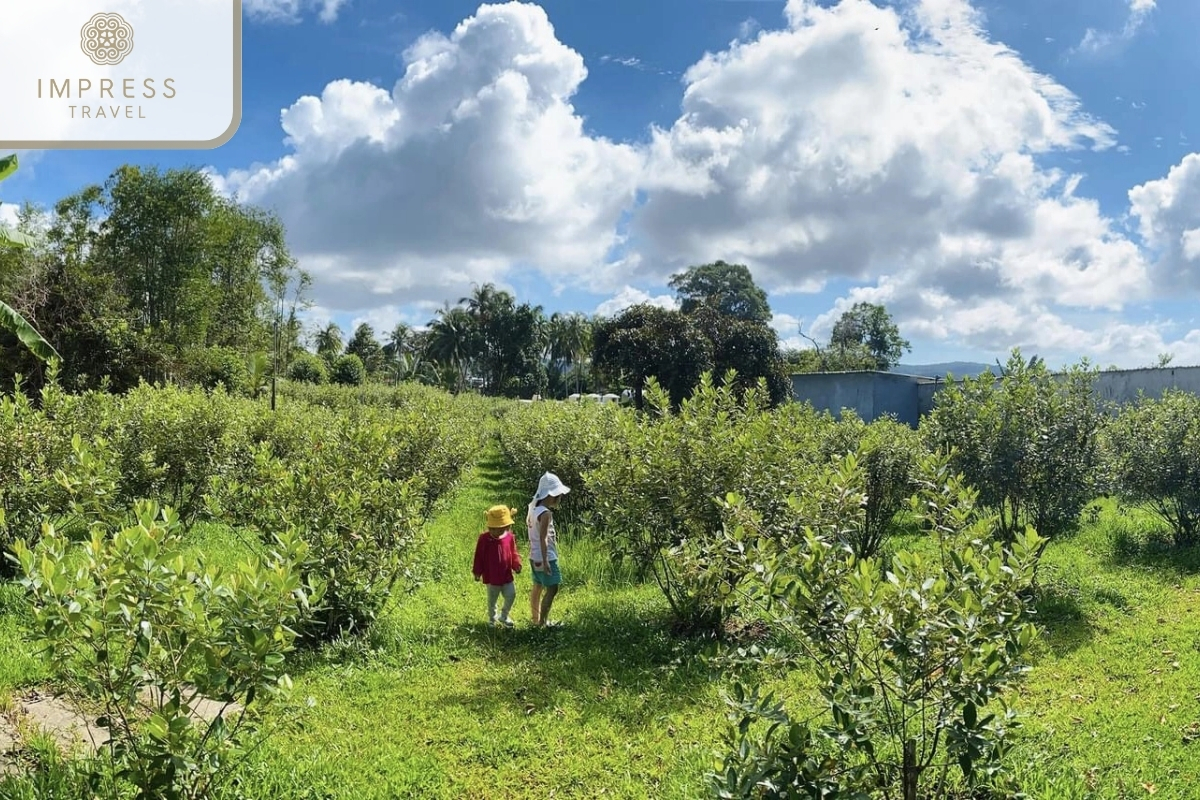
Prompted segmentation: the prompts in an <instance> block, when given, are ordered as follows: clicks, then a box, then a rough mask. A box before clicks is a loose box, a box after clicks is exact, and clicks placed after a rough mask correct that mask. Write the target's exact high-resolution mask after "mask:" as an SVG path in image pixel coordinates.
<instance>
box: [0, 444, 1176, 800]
mask: <svg viewBox="0 0 1200 800" xmlns="http://www.w3.org/2000/svg"><path fill="white" fill-rule="evenodd" d="M526 502H527V498H526V497H525V496H524V494H523V491H522V490H521V489H518V488H517V487H513V486H511V485H509V484H508V483H507V482H506V481H505V479H504V478H503V476H502V475H501V474H500V472H499V468H498V463H497V461H496V460H495V459H494V457H493V456H492V455H491V454H489V455H488V456H487V457H485V459H484V461H483V463H482V464H481V465H480V466H479V467H478V468H476V469H475V470H474V471H473V472H472V473H471V474H470V475H468V477H467V479H466V480H465V481H464V483H463V485H462V486H461V487H460V488H459V489H458V490H457V491H456V492H455V493H454V495H453V496H452V497H451V498H449V499H448V501H447V502H445V503H444V504H443V505H442V507H441V508H440V510H439V512H438V514H437V515H436V516H435V518H434V519H433V520H432V522H431V523H430V525H429V526H428V528H427V531H426V544H425V546H424V549H423V558H422V564H421V568H420V570H419V574H420V575H421V577H422V582H421V584H420V585H419V586H417V587H416V588H414V589H413V590H412V591H411V592H407V593H404V594H403V595H402V596H401V597H399V598H398V599H397V601H396V602H395V603H394V604H393V605H392V606H391V607H390V608H389V610H388V612H387V613H386V615H385V616H384V617H383V619H382V620H381V621H380V623H379V624H378V626H377V627H376V628H375V629H374V630H373V631H372V633H371V634H370V635H369V636H368V637H367V638H366V639H363V640H350V641H346V642H340V643H335V644H334V645H332V646H330V647H327V648H325V649H324V650H323V651H322V652H320V653H317V654H308V655H306V656H304V657H303V658H301V659H299V663H298V664H297V668H296V672H295V675H294V677H295V686H296V689H295V692H294V694H293V696H292V697H291V698H290V699H288V700H287V701H286V702H284V703H282V704H280V705H277V706H275V707H273V708H272V709H270V710H269V711H268V712H267V714H266V717H265V720H264V725H265V730H266V731H267V732H268V734H269V737H268V738H267V740H266V741H265V743H264V744H263V745H262V746H261V747H260V748H259V749H258V750H257V751H256V753H255V755H254V756H253V758H252V760H251V762H250V764H249V765H248V766H247V767H246V768H245V769H244V770H243V772H242V779H241V786H240V790H241V791H242V792H243V793H244V796H251V797H272V798H292V799H293V800H300V799H301V798H309V799H310V800H316V799H317V798H347V799H351V798H352V799H353V800H360V799H361V800H368V799H373V798H380V799H381V800H382V798H394V797H421V798H426V797H428V798H443V797H444V798H464V797H469V798H493V797H495V798H501V797H526V796H553V797H556V798H593V797H629V798H644V797H655V798H695V797H699V796H703V794H704V779H703V776H704V772H705V771H706V770H707V769H708V768H710V767H711V766H713V765H714V760H713V758H714V753H715V751H716V750H717V749H718V748H719V746H720V739H721V736H722V735H723V733H724V725H725V716H724V706H723V703H722V700H721V692H722V689H723V687H724V681H721V680H715V679H714V677H713V676H712V675H711V674H710V673H709V671H708V670H707V668H706V667H705V666H704V665H703V663H702V661H701V660H700V659H699V657H698V656H700V655H701V654H702V652H703V650H704V646H703V645H701V644H699V643H696V642H689V641H679V640H676V639H673V638H672V637H671V636H670V635H668V633H667V630H668V625H667V622H666V608H665V604H664V602H663V601H662V599H661V597H660V595H659V593H658V590H657V588H656V587H655V586H654V585H653V584H649V585H638V584H636V583H635V582H634V581H633V580H632V577H631V576H630V575H629V574H628V573H627V571H625V570H623V569H621V568H619V567H616V566H614V565H613V562H612V560H611V559H610V557H609V552H608V549H607V547H606V543H605V539H604V536H603V532H602V531H599V530H587V529H585V527H584V526H585V523H582V522H580V523H574V524H572V525H564V526H563V530H562V532H561V534H560V541H561V545H560V550H561V553H562V570H563V575H564V588H563V591H562V593H561V594H560V596H559V599H558V601H557V603H556V605H555V616H556V617H558V618H559V619H562V620H563V621H564V623H565V625H564V627H563V628H562V629H560V630H557V631H538V630H533V629H531V627H530V625H529V607H528V596H529V587H530V579H529V571H528V568H527V569H526V571H525V573H524V574H523V575H521V576H519V577H518V579H517V587H518V599H517V604H516V605H515V606H514V618H515V619H516V620H517V628H516V629H515V630H511V631H506V630H502V629H493V628H487V627H486V626H485V625H484V624H483V623H484V620H485V617H486V610H485V596H484V589H483V587H482V586H480V585H479V584H477V583H475V582H474V581H473V580H472V579H471V575H470V562H471V556H472V553H473V548H474V542H475V537H476V535H477V534H478V532H479V531H480V529H481V525H482V522H483V513H484V510H485V509H486V508H487V507H488V506H490V505H493V504H495V503H508V504H509V505H511V506H514V507H516V508H517V509H518V511H519V516H523V514H524V507H525V503H526ZM1097 507H1098V512H1097V513H1096V514H1095V516H1094V518H1092V519H1090V520H1088V521H1087V523H1086V524H1085V525H1084V526H1083V529H1082V530H1081V531H1080V532H1079V533H1077V534H1075V535H1073V536H1070V537H1067V538H1063V539H1061V540H1058V541H1055V542H1053V543H1051V545H1050V546H1049V547H1048V549H1047V550H1046V553H1045V556H1044V558H1043V561H1042V564H1041V566H1040V568H1039V584H1040V587H1041V594H1040V601H1039V614H1040V621H1041V624H1042V626H1043V629H1044V636H1043V639H1042V641H1041V643H1040V644H1039V645H1038V649H1037V653H1036V662H1035V665H1034V668H1033V670H1032V671H1031V673H1030V675H1029V676H1028V678H1027V679H1026V681H1025V682H1024V683H1023V684H1022V686H1021V688H1020V690H1019V691H1018V692H1017V693H1016V694H1015V696H1014V697H1013V698H1012V699H1013V701H1014V704H1015V706H1016V708H1017V710H1018V711H1019V712H1020V714H1021V718H1022V721H1023V727H1022V728H1021V729H1020V730H1019V731H1018V733H1017V740H1018V745H1017V749H1016V752H1015V754H1014V758H1013V761H1012V765H1013V767H1014V768H1015V771H1016V773H1017V775H1018V777H1019V778H1020V780H1021V782H1022V785H1023V786H1024V787H1025V789H1026V790H1027V791H1028V792H1029V794H1030V796H1032V797H1035V798H1045V800H1060V798H1061V799H1062V800H1074V799H1075V798H1080V799H1082V798H1099V799H1100V800H1106V799H1108V798H1140V797H1148V796H1151V791H1150V789H1151V788H1152V789H1153V796H1154V797H1155V798H1178V799H1179V800H1187V798H1195V797H1197V796H1200V789H1197V788H1196V787H1200V653H1198V652H1197V651H1198V650H1200V617H1197V615H1196V614H1195V608H1196V606H1197V604H1198V601H1200V549H1195V550H1177V549H1175V548H1173V547H1171V546H1169V545H1168V544H1166V540H1165V537H1164V534H1163V532H1162V528H1161V525H1160V524H1159V523H1158V521H1157V520H1156V519H1155V518H1153V517H1152V516H1150V515H1147V514H1144V513H1141V512H1137V511H1130V510H1119V509H1117V508H1116V507H1115V506H1114V505H1113V504H1112V503H1111V502H1107V501H1106V502H1102V503H1099V504H1098V506H1097ZM518 527H520V525H518ZM518 533H519V534H520V532H518ZM191 535H192V537H193V542H194V546H195V547H197V548H198V549H200V550H202V551H203V552H205V553H206V554H208V556H209V557H210V558H211V559H212V560H214V561H216V562H219V563H230V562H232V561H234V560H237V559H238V558H241V557H244V556H245V555H246V553H247V552H249V550H248V548H247V545H246V543H245V542H244V541H243V540H242V539H241V538H240V537H239V535H238V534H237V532H235V531H232V530H230V529H228V528H224V527H221V526H197V528H196V529H194V530H193V531H192V534H191ZM521 538H522V539H523V535H522V536H521ZM906 543H907V544H909V545H916V546H924V545H923V543H922V542H921V541H920V540H916V539H913V538H912V537H911V536H903V537H899V539H898V540H897V541H896V542H894V543H893V544H894V545H895V546H904V545H905V544H906ZM522 549H524V548H522ZM22 614H23V612H22V604H21V598H20V593H19V591H17V590H16V589H15V587H12V586H7V587H0V636H5V637H8V640H9V642H10V643H11V642H12V641H13V640H14V639H15V638H16V637H17V636H18V634H19V632H20V630H21V625H22V619H23V616H22ZM45 678H46V676H45V674H44V671H43V670H42V668H41V667H40V666H39V664H38V662H37V660H36V659H34V658H32V657H31V656H30V655H29V654H28V652H27V650H26V649H22V648H21V647H13V646H9V647H5V648H2V649H0V690H4V689H12V688H14V687H18V686H21V685H25V684H29V683H33V682H39V681H43V680H45ZM805 678H806V676H804V675H801V674H796V675H792V676H790V677H788V678H786V679H783V680H779V679H776V680H774V681H773V682H774V684H775V686H774V688H782V689H784V690H789V689H790V690H791V692H792V695H791V696H792V698H793V699H794V700H795V702H796V703H797V704H803V703H804V699H803V696H802V694H801V693H800V691H799V687H800V686H802V685H803V683H804V681H805ZM1193 738H1194V739H1195V740H1194V741H1193Z"/></svg>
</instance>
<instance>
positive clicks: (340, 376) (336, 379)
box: [329, 353, 367, 386]
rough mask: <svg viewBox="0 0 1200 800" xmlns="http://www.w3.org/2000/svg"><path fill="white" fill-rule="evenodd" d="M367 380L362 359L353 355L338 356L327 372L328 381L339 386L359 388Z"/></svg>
mask: <svg viewBox="0 0 1200 800" xmlns="http://www.w3.org/2000/svg"><path fill="white" fill-rule="evenodd" d="M366 379H367V370H366V367H365V366H363V362H362V359H361V358H359V357H358V356H356V355H354V354H353V353H351V354H348V355H344V356H339V357H338V358H337V359H336V360H335V361H334V362H333V368H332V369H330V371H329V380H330V381H332V382H333V383H336V384H339V385H341V386H359V385H361V384H362V383H363V382H364V381H365V380H366Z"/></svg>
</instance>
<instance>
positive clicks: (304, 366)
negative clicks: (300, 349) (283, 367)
mask: <svg viewBox="0 0 1200 800" xmlns="http://www.w3.org/2000/svg"><path fill="white" fill-rule="evenodd" d="M287 376H288V379H289V380H293V381H299V382H301V383H315V384H317V385H320V384H323V383H328V382H329V369H328V368H327V367H326V366H325V362H324V361H322V360H321V358H320V357H319V356H314V355H312V354H311V353H301V354H300V355H298V356H296V358H295V359H294V360H293V361H292V365H291V366H290V367H288V373H287Z"/></svg>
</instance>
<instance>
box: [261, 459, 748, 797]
mask: <svg viewBox="0 0 1200 800" xmlns="http://www.w3.org/2000/svg"><path fill="white" fill-rule="evenodd" d="M527 501H528V498H527V497H526V496H525V495H524V490H523V489H521V488H517V487H513V486H511V485H509V484H507V483H506V482H505V480H504V478H503V476H502V472H501V470H500V465H499V463H498V461H497V456H496V454H495V453H492V452H489V453H487V454H486V455H485V457H484V459H483V460H482V462H481V463H480V465H479V466H478V467H477V468H476V469H475V470H474V471H473V472H472V473H471V474H470V475H469V476H467V478H466V479H465V480H464V482H463V484H462V485H461V486H460V487H459V489H458V490H457V491H456V493H455V494H454V495H453V496H452V497H451V498H450V499H449V501H448V502H447V503H446V504H445V506H444V508H443V509H442V510H441V511H440V513H438V514H437V516H436V517H435V518H434V519H433V521H432V522H431V524H430V525H429V527H428V529H427V533H426V536H427V544H426V551H425V555H426V569H427V570H428V571H429V574H428V576H427V580H426V581H425V582H424V583H423V584H422V585H421V586H420V587H419V588H418V589H417V590H416V591H415V592H414V593H412V594H411V595H410V596H405V597H402V598H401V599H400V600H399V602H398V603H397V604H396V605H395V607H394V608H393V609H392V611H391V612H390V613H389V614H388V615H387V616H386V617H385V618H384V619H383V620H382V621H381V623H380V624H379V625H378V627H377V628H376V629H375V631H374V632H373V634H372V636H371V637H370V639H369V641H368V642H366V643H363V644H362V645H360V646H351V650H350V651H349V652H342V653H341V656H342V657H341V658H339V657H338V648H337V647H334V648H333V649H332V655H326V656H324V657H322V661H321V663H317V664H313V665H310V666H309V667H307V668H306V669H304V670H302V671H301V672H300V674H299V675H297V676H296V692H295V695H294V696H293V697H292V699H291V700H290V701H289V704H288V705H287V706H286V707H285V708H283V709H282V710H276V711H274V712H273V713H272V714H271V715H270V720H271V727H272V728H273V729H274V730H273V735H272V738H271V739H270V740H269V742H268V744H267V745H266V749H265V750H264V751H263V755H262V757H261V758H260V759H258V764H257V765H256V768H255V769H254V770H253V773H254V780H253V782H254V784H255V786H254V788H255V790H256V791H257V792H260V793H262V794H263V795H264V796H266V795H267V794H268V793H270V794H272V795H273V796H291V797H312V798H316V797H319V798H335V797H336V798H355V799H356V800H357V799H359V798H362V799H363V800H366V799H367V798H379V799H380V800H382V798H395V797H423V798H424V797H429V798H440V797H445V798H492V797H495V798H501V797H505V798H507V797H531V796H541V797H555V798H573V797H578V798H593V797H630V798H645V797H655V798H695V797H697V796H700V795H701V794H702V793H703V787H702V781H703V774H704V771H705V770H706V769H707V768H708V767H709V766H710V765H711V754H712V752H713V749H714V747H715V746H716V745H717V743H718V739H719V737H720V735H721V732H722V730H723V726H722V723H723V720H724V717H723V708H724V707H723V704H722V702H721V700H720V696H719V690H718V687H717V686H716V685H715V684H714V683H713V682H711V681H710V680H709V675H708V673H707V671H706V670H705V668H704V667H703V666H702V665H701V664H700V663H699V662H698V661H697V660H696V659H695V658H694V656H695V651H694V649H689V646H686V645H680V644H678V643H677V642H674V641H673V640H671V639H670V638H669V637H668V636H667V635H666V634H665V633H664V629H665V626H664V625H663V624H660V622H659V620H660V619H661V617H662V616H663V614H664V608H663V603H662V601H661V599H660V596H659V594H658V592H657V590H656V589H655V588H654V587H653V586H636V585H633V584H632V583H631V582H629V581H626V580H622V578H621V576H619V575H615V574H613V571H612V568H611V566H610V563H609V560H608V558H607V556H606V554H605V553H604V552H603V550H602V549H601V547H600V545H599V543H597V541H596V537H586V538H584V537H580V536H578V535H577V533H576V532H575V531H573V530H571V528H570V526H564V530H563V531H562V532H561V533H560V541H561V544H560V550H561V553H562V571H563V576H564V588H563V590H562V592H561V593H560V595H559V597H558V599H557V600H556V603H555V609H554V614H553V616H554V617H556V618H558V619H561V620H563V622H564V626H563V627H562V628H561V629H559V630H554V631H546V630H536V629H533V628H532V627H531V625H530V621H529V620H530V617H529V604H528V598H529V588H530V577H529V575H530V570H529V568H528V567H526V569H525V572H524V573H523V574H522V575H520V576H518V578H517V602H516V604H515V605H514V612H513V618H514V620H515V621H516V623H517V626H516V628H515V629H513V630H504V629H498V628H488V627H487V626H486V625H485V624H484V623H485V621H486V603H485V596H484V595H485V593H484V589H483V587H482V586H481V585H479V584H477V583H475V582H474V581H473V580H472V577H471V571H470V570H471V558H472V555H473V553H474V543H475V537H476V535H477V534H478V533H479V531H480V530H481V529H482V522H483V515H484V511H485V510H486V509H487V508H488V506H490V505H492V504H495V503H508V504H509V505H510V506H513V507H516V508H518V509H523V508H524V506H525V504H526V502H527ZM518 536H519V541H520V542H521V550H522V553H523V556H524V555H525V554H527V552H528V549H527V546H526V545H525V543H524V534H523V531H520V530H519V531H518ZM355 647H359V648H361V650H367V652H365V653H364V652H361V650H357V649H354V648H355ZM296 786H300V787H305V788H304V791H303V792H297V790H295V789H294V787H296Z"/></svg>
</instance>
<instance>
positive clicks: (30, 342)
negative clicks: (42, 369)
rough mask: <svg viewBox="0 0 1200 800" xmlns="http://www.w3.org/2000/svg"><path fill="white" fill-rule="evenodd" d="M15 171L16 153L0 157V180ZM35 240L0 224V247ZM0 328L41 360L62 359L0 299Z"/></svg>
mask: <svg viewBox="0 0 1200 800" xmlns="http://www.w3.org/2000/svg"><path fill="white" fill-rule="evenodd" d="M16 171H17V154H16V153H13V154H12V155H10V156H5V157H4V158H0V181H2V180H4V179H5V178H7V177H8V176H9V175H12V174H13V173H14V172H16ZM34 244H36V242H35V240H34V239H33V238H32V237H30V236H26V235H25V234H23V233H21V232H20V231H14V230H12V229H11V228H7V227H5V226H4V225H0V247H4V246H9V247H32V246H33V245H34ZM0 329H4V330H7V331H11V332H12V333H14V334H15V335H16V337H17V338H18V339H20V340H21V344H23V345H25V346H26V347H28V348H29V351H30V352H31V353H33V354H34V355H35V356H37V357H38V358H40V359H41V360H42V361H49V360H50V359H52V358H53V359H57V360H59V361H61V360H62V357H61V356H59V354H58V351H57V350H55V349H54V347H53V346H52V345H51V344H50V343H49V342H48V341H46V339H45V338H44V337H43V336H42V335H41V334H40V333H38V332H37V329H36V328H34V327H33V325H32V324H30V322H29V320H27V319H25V318H24V317H22V316H21V315H20V314H18V313H17V312H16V310H15V309H14V308H13V307H12V306H10V305H9V304H8V303H5V302H3V301H0Z"/></svg>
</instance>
